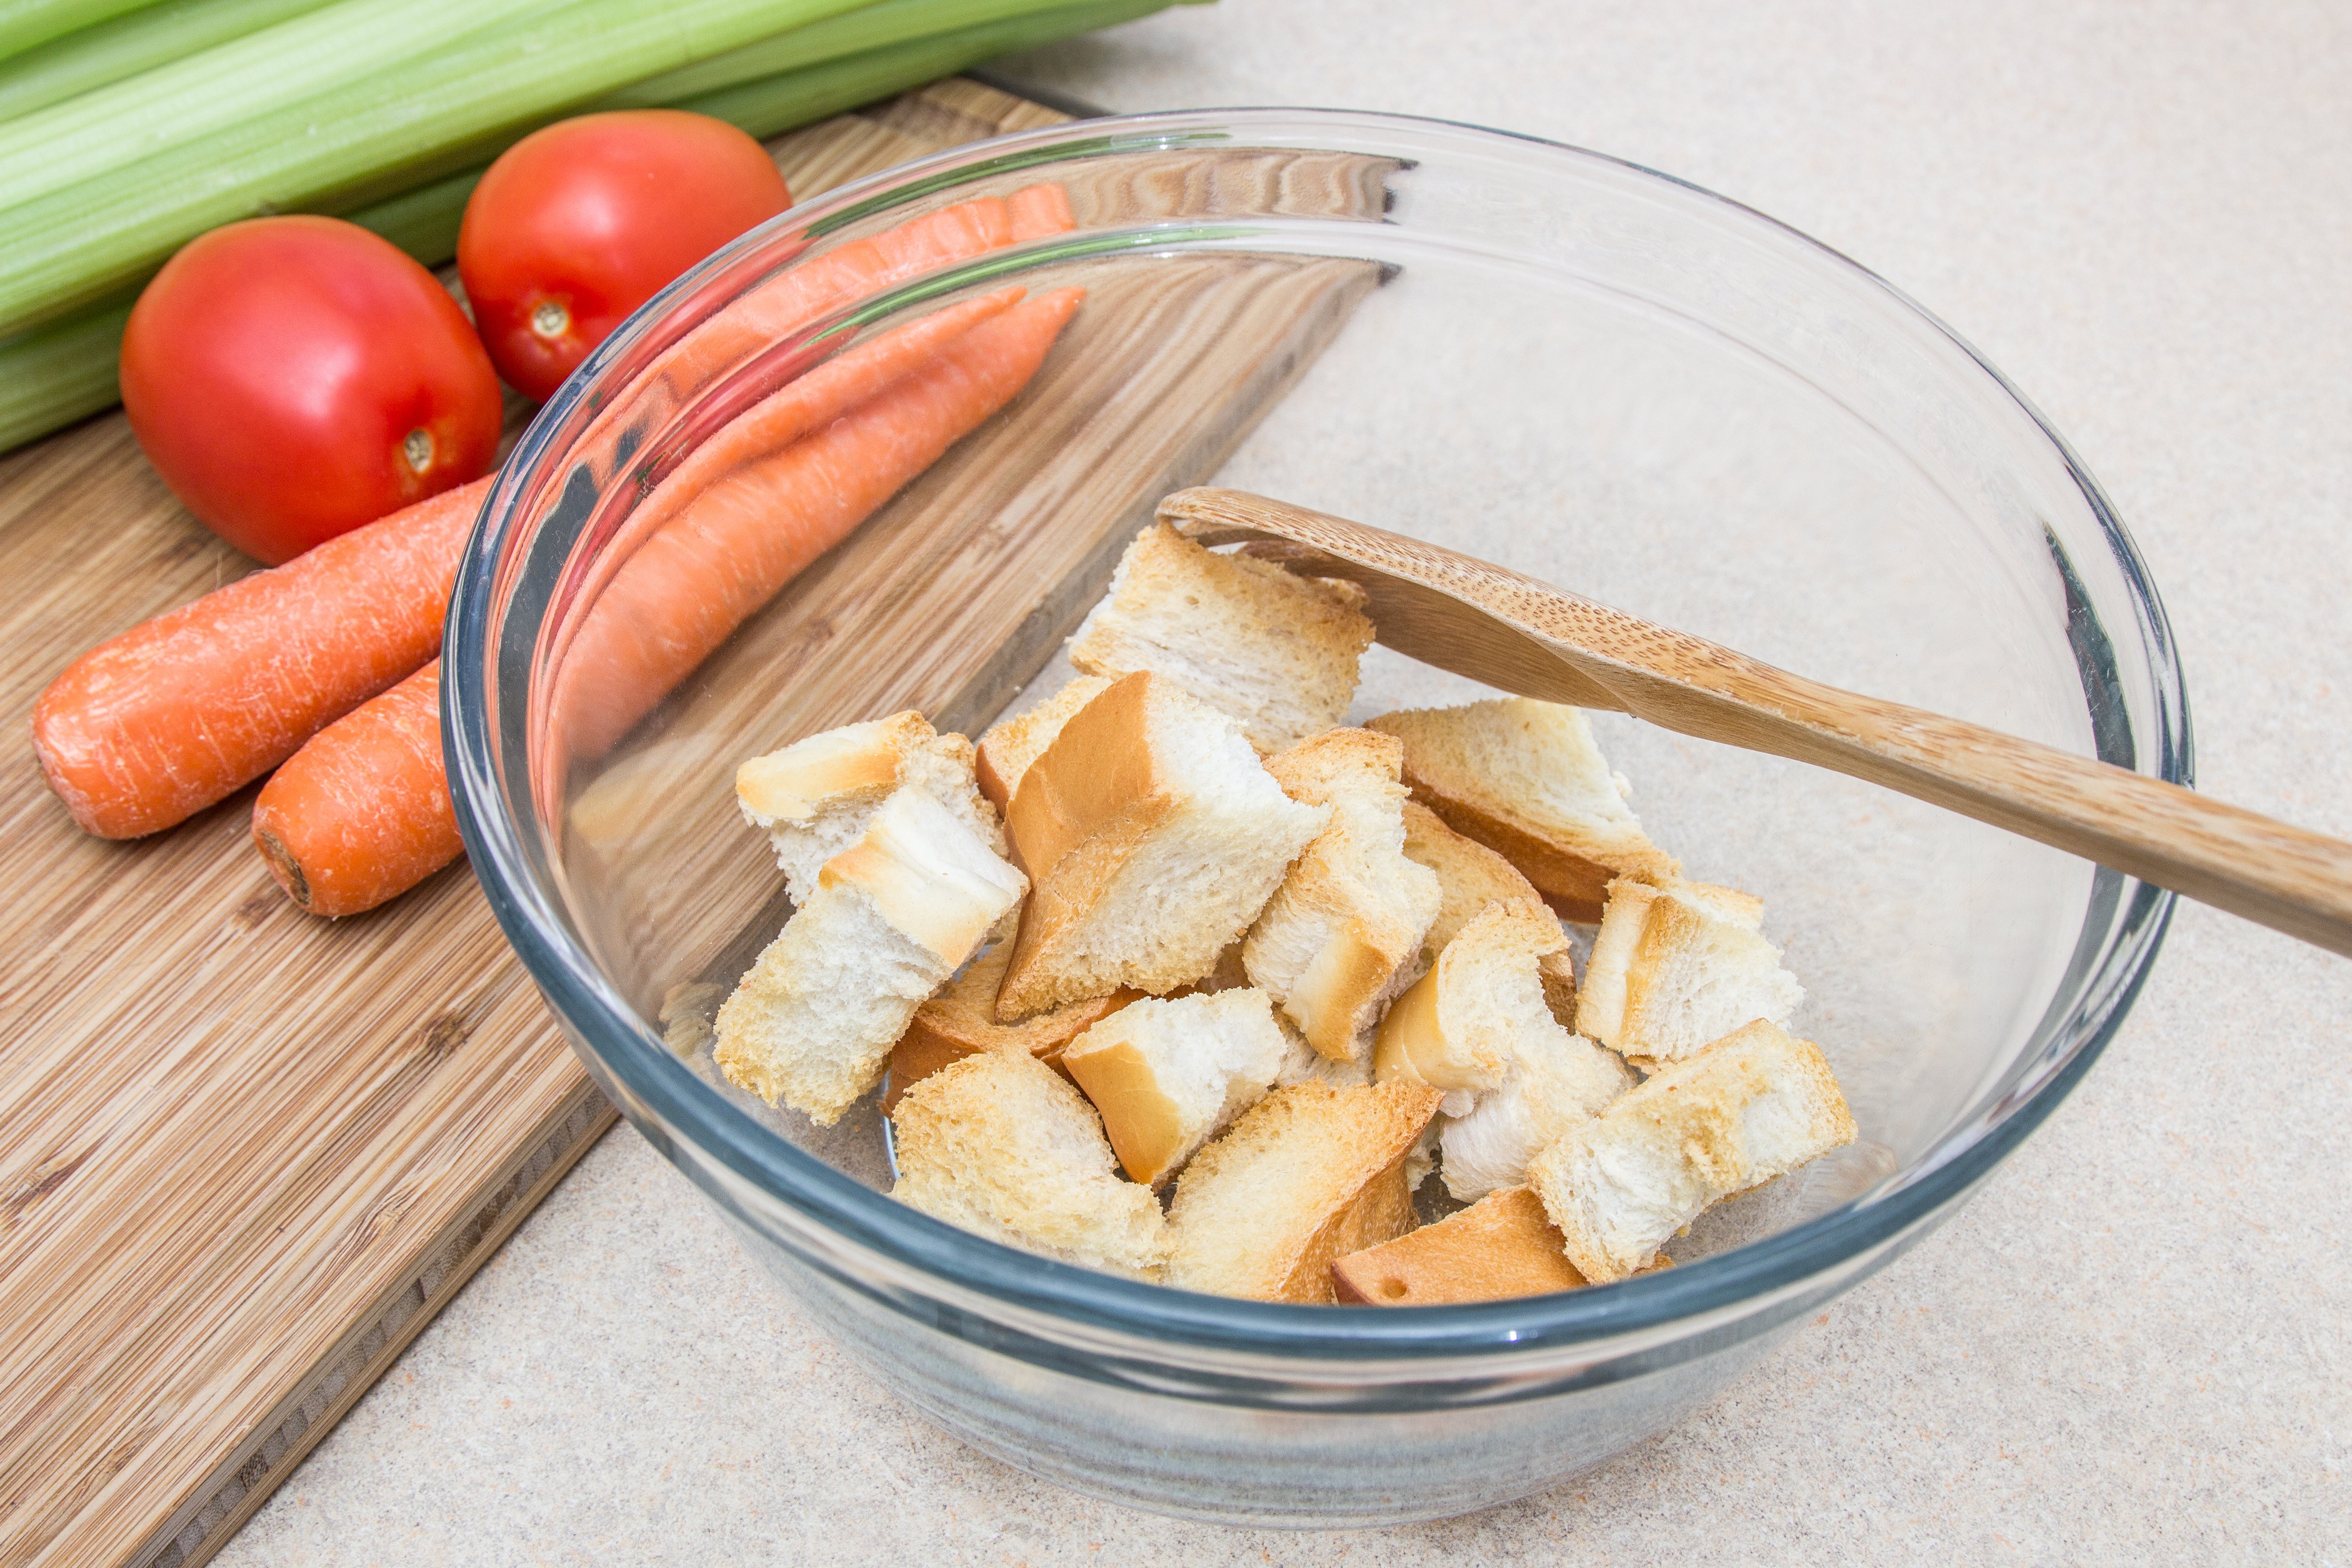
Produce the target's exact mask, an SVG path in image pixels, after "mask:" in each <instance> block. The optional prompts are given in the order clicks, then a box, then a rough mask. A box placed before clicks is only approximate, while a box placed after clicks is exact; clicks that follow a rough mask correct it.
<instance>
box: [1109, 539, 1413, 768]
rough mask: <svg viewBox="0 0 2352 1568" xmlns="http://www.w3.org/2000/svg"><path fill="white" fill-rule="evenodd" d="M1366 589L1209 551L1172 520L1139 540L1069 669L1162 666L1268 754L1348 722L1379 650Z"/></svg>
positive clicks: (1121, 670) (1112, 673) (1119, 672)
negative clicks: (1344, 718) (1368, 652)
mask: <svg viewBox="0 0 2352 1568" xmlns="http://www.w3.org/2000/svg"><path fill="white" fill-rule="evenodd" d="M1363 601H1364V595H1363V590H1362V589H1360V588H1358V587H1357V586H1355V584H1351V583H1338V582H1327V581H1325V580H1323V579H1320V578H1314V577H1298V576H1294V575H1292V574H1290V573H1288V572H1286V571H1284V570H1283V569H1282V568H1281V567H1279V566H1276V565H1273V564H1271V563H1267V562H1264V561H1253V560H1251V559H1250V558H1249V557H1247V556H1245V555H1221V554H1219V553H1217V552H1215V551H1213V550H1207V549H1203V548H1202V546H1200V545H1198V544H1195V543H1193V542H1192V541H1191V540H1189V539H1187V538H1185V537H1184V536H1183V535H1182V534H1181V533H1179V532H1177V531H1176V530H1174V529H1172V528H1171V527H1169V526H1168V525H1167V524H1166V523H1164V522H1157V523H1154V524H1152V525H1151V526H1150V528H1147V529H1145V530H1144V531H1142V532H1141V533H1139V534H1137V535H1136V536H1135V542H1134V543H1132V544H1130V545H1129V546H1128V547H1127V553H1126V554H1125V555H1122V556H1120V557H1119V562H1118V570H1117V571H1115V572H1113V573H1112V574H1111V579H1110V591H1109V593H1108V594H1107V595H1104V597H1103V600H1102V603H1100V604H1099V605H1096V606H1095V608H1094V610H1093V611H1092V612H1091V613H1090V614H1089V615H1088V616H1087V622H1086V624H1085V625H1084V626H1080V627H1079V628H1078V634H1077V636H1076V637H1075V638H1074V639H1072V641H1071V643H1070V662H1071V663H1072V664H1074V665H1076V667H1077V668H1079V669H1081V670H1084V671H1085V672H1086V673H1087V674H1088V675H1101V676H1108V677H1110V678H1111V679H1118V677H1120V676H1123V675H1132V674H1133V673H1134V672H1135V671H1137V670H1139V669H1150V670H1156V671H1158V672H1159V673H1160V674H1161V675H1163V676H1166V677H1167V678H1168V679H1170V680H1171V681H1173V682H1175V683H1176V685H1178V686H1179V687H1181V688H1182V689H1184V690H1186V691H1189V692H1191V693H1192V695H1193V696H1194V697H1196V698H1198V699H1200V700H1202V701H1203V702H1205V703H1207V704H1208V705H1209V706H1210V707H1212V708H1214V709H1216V710H1218V711H1220V712H1222V713H1225V714H1227V715H1229V716H1231V717H1232V718H1233V719H1234V721H1236V722H1237V723H1239V724H1240V725H1241V728H1242V733H1243V734H1244V735H1247V736H1248V737H1249V740H1250V743H1251V744H1252V745H1254V746H1255V747H1256V748H1257V749H1258V750H1259V751H1261V752H1279V751H1282V750H1284V749H1285V748H1286V747H1290V746H1295V745H1297V743H1298V742H1301V741H1303V740H1305V739H1307V736H1309V735H1315V734H1320V733H1321V732H1322V731H1326V730H1328V729H1330V728H1331V727H1332V726H1333V725H1335V724H1337V723H1338V722H1339V718H1340V715H1342V714H1344V713H1345V712H1347V710H1348V704H1349V702H1351V701H1353V700H1355V696H1356V679H1357V667H1358V665H1359V662H1360V660H1361V659H1362V658H1363V654H1364V649H1365V648H1367V647H1370V646H1371V641H1372V623H1371V622H1370V620H1368V619H1366V618H1365V616H1364V614H1363V611H1362V608H1361V606H1362V605H1363Z"/></svg>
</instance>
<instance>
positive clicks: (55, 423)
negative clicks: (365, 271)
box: [0, 0, 1181, 451]
mask: <svg viewBox="0 0 2352 1568" xmlns="http://www.w3.org/2000/svg"><path fill="white" fill-rule="evenodd" d="M1169 3H1170V0H1081V3H1080V4H1076V5H1069V4H1064V5H1055V6H1052V7H1050V8H1047V9H1042V10H1034V9H1033V10H1032V11H1031V12H1030V13H1029V14H1027V15H1025V16H1012V17H1002V16H1001V17H999V18H997V19H995V20H993V21H989V22H984V23H981V24H979V25H976V26H966V27H961V28H958V29H956V30H955V31H953V32H950V33H943V34H940V35H938V36H936V37H921V38H916V39H912V40H908V41H902V42H898V43H895V44H891V45H888V46H886V47H880V48H872V49H866V50H862V51H860V52H858V53H856V54H854V55H847V56H842V57H837V58H831V59H827V60H825V61H824V62H823V63H821V64H818V65H816V66H814V67H809V68H803V69H799V70H787V71H780V72H777V73H776V74H774V75H772V76H770V77H765V78H762V79H757V80H752V81H742V80H740V79H738V80H735V81H734V82H733V84H732V85H730V86H729V87H726V88H722V89H719V90H716V91H709V92H703V93H699V94H696V95H693V96H691V97H688V98H685V99H683V100H681V99H670V100H664V101H662V102H660V103H658V104H648V103H647V102H646V100H645V98H644V94H643V85H642V84H640V86H639V87H636V88H630V89H624V90H623V91H621V92H618V93H614V94H611V95H608V96H607V97H606V98H605V99H603V100H598V101H597V102H596V103H595V104H594V105H593V107H595V108H599V109H604V108H628V107H671V108H679V109H690V110H695V111H696V112H698V113H703V114H709V115H713V116H715V117H716V118H719V119H721V120H726V121H730V122H731V123H733V124H735V125H738V126H740V127H741V128H742V129H743V130H745V131H747V132H751V134H752V135H754V136H761V137H767V136H774V135H778V134H780V133H782V132H785V131H789V130H792V129H793V128H795V127H797V126H801V125H806V124H809V123H812V122H813V121H818V120H823V119H825V118H826V117H828V116H830V115H834V114H837V113H839V112H841V111H842V110H847V109H854V108H856V107H857V106H858V105H859V104H863V103H871V102H874V101H876V100H879V99H883V98H887V97H889V96H891V95H892V94H894V93H898V92H901V91H904V90H906V89H909V88H914V87H919V86H921V85H923V84H924V83H926V82H929V81H933V80H936V79H939V78H940V77H943V76H949V75H952V74H953V73H954V72H956V71H958V70H961V69H963V68H966V67H968V66H971V65H975V64H977V63H979V62H980V61H982V60H984V59H988V58H992V57H994V56H997V55H1002V54H1011V53H1013V52H1015V51H1017V50H1020V49H1025V48H1034V47H1037V46H1039V45H1041V44H1045V43H1050V42H1052V41H1054V40H1055V39H1057V38H1066V37H1074V36H1076V35H1077V34H1079V33H1085V32H1092V31H1093V30H1095V29H1096V28H1098V27H1108V26H1114V25H1116V24H1118V23H1120V22H1125V21H1129V20H1132V19H1133V18H1135V17H1138V16H1146V15H1149V14H1150V13H1151V12H1153V11H1157V10H1160V9H1161V8H1162V7H1163V6H1164V5H1167V4H1169ZM1180 3H1181V0H1180ZM887 8H889V9H897V8H898V7H897V6H896V5H892V6H890V7H887ZM875 9H876V10H883V9H886V7H884V6H877V7H875ZM803 31H814V28H806V29H803ZM753 47H764V41H763V43H762V44H761V45H757V46H753ZM739 52H748V51H739ZM674 74H675V75H676V76H677V77H678V78H680V79H688V80H690V78H687V76H686V73H684V72H678V73H674ZM730 74H731V73H722V79H725V77H726V76H727V75H730ZM484 162H485V164H486V163H487V160H485V161H484ZM483 166H484V164H477V165H476V166H474V167H471V168H467V169H463V170H460V171H459V172H457V173H456V174H449V175H446V176H444V177H442V178H440V179H437V180H434V181H431V182H429V183H427V184H423V185H420V186H418V187H417V188H415V189H414V190H411V191H408V192H405V193H404V194H402V195H396V196H394V197H392V198H390V199H388V200H384V201H380V202H376V203H373V204H372V205H367V206H363V207H361V208H358V209H356V210H352V211H347V212H345V213H343V215H342V216H345V217H347V218H349V219H350V220H351V221H352V222H353V223H357V224H359V225H361V226H362V227H365V228H369V229H372V230H373V231H374V232H375V233H377V234H380V235H382V236H383V237H385V238H386V239H389V240H391V241H392V242H393V243H394V245H397V246H399V247H401V248H402V249H403V250H405V251H407V252H408V253H409V254H410V255H412V256H414V257H415V258H417V259H418V260H420V261H422V262H424V263H425V265H427V266H437V265H439V264H440V263H442V262H445V261H446V260H448V259H449V258H451V257H452V256H454V255H456V254H457V228H458V225H459V223H460V222H461V220H462V219H463V218H464V216H465V211H466V201H467V197H468V196H470V195H472V194H473V189H474V184H475V182H476V181H478V180H479V179H480V178H481V174H482V169H483ZM134 297H135V294H125V295H123V296H121V297H119V298H117V299H114V300H107V301H103V302H101V303H100V304H99V305H96V306H94V307H91V308H89V309H87V310H84V311H82V312H80V313H79V314H76V315H74V316H71V317H69V318H68V319H66V320H64V321H57V322H54V323H52V324H50V325H47V326H44V327H38V328H36V329H34V330H32V331H23V332H18V333H16V334H15V335H13V336H9V337H5V338H0V451H6V450H8V449H10V448H12V447H16V446H19V445H21V444H23V443H24V442H26V441H30V440H33V439H36V438H37V437H41V436H45V435H47V434H48V433H49V432H50V431H52V430H55V429H58V428H59V427H61V426H65V425H68V424H70V423H72V422H73V421H74V420H76V419H79V418H82V417H84V416H87V415H90V414H95V413H97V412H98V411H100V409H102V408H106V407H108V406H110V405H112V404H113V403H114V402H116V401H117V398H118V396H119V394H118V392H117V389H116V384H115V374H116V361H117V359H118V357H119V354H120V352H121V338H122V326H123V322H124V321H126V320H127V319H128V318H129V316H130V313H131V300H132V298H134Z"/></svg>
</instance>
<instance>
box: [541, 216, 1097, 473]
mask: <svg viewBox="0 0 2352 1568" xmlns="http://www.w3.org/2000/svg"><path fill="white" fill-rule="evenodd" d="M1047 190H1050V191H1052V192H1054V193H1055V196H1052V197H1047V196H1040V195H1035V194H1034V193H1037V192H1041V191H1047ZM1055 197H1058V198H1059V199H1058V203H1057V202H1056V201H1055ZM1012 203H1017V204H1020V205H1021V210H1022V212H1023V213H1024V215H1025V217H1024V223H1025V224H1026V226H1029V227H1033V228H1034V227H1037V226H1040V225H1050V224H1052V223H1054V222H1055V215H1056V213H1058V214H1059V215H1060V219H1061V226H1062V227H1063V228H1067V227H1069V226H1071V225H1070V222H1069V220H1068V215H1069V198H1068V197H1067V196H1066V195H1062V194H1061V192H1060V188H1059V187H1058V186H1037V185H1033V186H1031V187H1029V188H1028V189H1027V190H1024V191H1019V192H1015V193H1014V195H1013V197H1012ZM1039 232H1052V230H1050V229H1039ZM1016 237H1017V238H1031V237H1034V235H1031V234H1028V233H1023V232H1020V231H1019V230H1018V229H1017V228H1016V225H1015V220H1014V216H1013V206H1012V204H1011V203H1008V202H1006V201H1004V200H1003V199H1000V198H998V197H995V196H982V197H981V198H979V199H978V200H976V201H969V202H960V203H958V204H957V205H954V206H950V207H943V208H941V209H940V211H938V212H935V213H926V214H925V215H923V216H921V217H918V218H913V219H910V220H908V222H906V223H903V224H900V225H898V226H897V227H896V228H890V229H885V230H884V231H883V232H882V233H880V234H877V235H870V236H868V237H866V238H864V239H859V240H853V241H851V242H850V243H848V244H846V245H844V246H842V247H840V248H839V249H836V250H831V251H827V252H826V253H825V254H824V255H823V256H819V257H815V258H812V259H810V260H807V261H803V262H801V263H800V264H799V265H797V266H794V267H792V268H788V269H787V270H785V271H783V272H782V273H779V274H778V275H777V276H776V277H774V278H772V279H769V280H768V281H767V282H765V283H761V284H760V285H759V286H758V287H756V288H754V289H751V290H749V291H748V292H746V293H745V294H744V295H743V296H742V297H741V298H740V299H737V300H732V301H730V303H729V304H727V305H726V306H725V307H724V308H723V309H721V310H719V311H717V312H716V313H715V314H713V315H711V316H710V317H709V318H708V319H707V320H705V321H700V322H698V323H697V324H696V325H695V326H694V327H693V328H692V329H691V330H690V331H688V332H687V333H686V335H685V336H684V337H682V338H680V339H679V340H678V341H677V342H676V343H674V344H672V345H671V346H670V347H669V348H668V349H667V351H665V352H664V353H663V354H662V355H661V357H660V358H659V359H657V360H656V361H655V362H654V363H652V364H650V365H648V366H646V369H645V370H643V371H641V372H640V373H638V374H637V376H636V377H635V379H634V380H633V381H631V382H630V383H629V384H628V385H627V386H626V387H625V388H623V389H622V391H621V392H620V394H619V395H617V396H615V397H614V399H613V401H612V402H611V403H610V404H609V405H606V407H605V409H604V412H603V413H602V414H600V415H599V416H597V417H596V419H595V420H594V421H593V423H592V424H591V425H590V426H589V428H588V429H587V431H586V432H585V433H584V434H583V436H582V437H581V439H580V441H579V442H578V443H577V445H576V447H575V448H574V449H575V450H576V451H578V452H579V453H581V454H582V456H583V460H585V461H586V462H587V464H588V465H589V474H590V476H591V477H592V478H593V479H595V480H596V481H597V482H598V483H600V484H601V483H604V482H606V481H608V480H610V479H614V478H615V477H617V475H618V474H619V472H620V471H621V470H622V469H624V468H626V467H627V466H628V464H629V461H630V459H631V458H633V457H635V455H636V452H637V449H638V448H639V447H641V446H642V445H643V443H644V442H645V440H646V438H647V437H649V436H650V435H651V434H652V433H653V431H654V429H655V428H656V426H658V425H659V424H661V423H662V422H663V421H665V420H667V418H668V417H669V416H671V415H672V414H674V413H676V412H677V410H678V409H679V408H680V407H682V406H684V405H685V404H686V403H687V401H688V399H689V398H691V397H692V396H693V395H694V394H695V393H696V392H698V391H699V390H700V389H701V388H702V387H704V386H707V385H709V384H710V382H711V381H713V380H714V379H716V378H717V377H718V376H719V375H720V374H723V373H724V372H726V371H727V370H729V369H730V368H731V367H732V366H734V365H736V364H738V363H740V362H741V361H743V360H744V359H746V358H748V357H750V356H751V355H752V354H754V353H759V352H760V351H761V350H762V349H764V348H766V347H767V346H768V345H769V344H771V343H772V342H776V341H778V340H779V339H781V338H782V337H783V336H785V335H786V334H787V333H789V332H792V331H797V330H798V329H800V328H802V327H804V326H806V325H807V324H808V323H809V322H811V321H815V320H816V319H817V318H819V317H821V316H824V315H825V314H827V313H829V312H831V311H834V310H839V309H841V308H842V307H843V306H845V305H851V304H855V303H856V301H858V300H863V299H866V298H868V297H870V296H872V295H874V294H877V293H880V292H881V291H883V290H884V289H889V288H892V287H894V286H896V285H898V284H899V283H903V282H906V281H908V279H914V278H919V277H921V276H923V275H924V274H925V273H927V272H933V271H937V270H938V269H939V268H942V267H947V266H950V265H952V264H953V263H955V262H958V261H962V260H967V259H969V258H971V257H974V256H979V255H981V254H982V253H984V252H986V251H991V250H997V249H1001V248H1003V247H1005V246H1007V245H1010V244H1013V242H1014V241H1015V239H1016Z"/></svg>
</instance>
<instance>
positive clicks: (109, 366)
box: [0, 299, 131, 451]
mask: <svg viewBox="0 0 2352 1568" xmlns="http://www.w3.org/2000/svg"><path fill="white" fill-rule="evenodd" d="M130 319H131V300H128V299H123V300H109V301H108V302H107V303H105V304H103V305H100V306H99V307H98V308H96V309H95V310H85V311H84V312H82V313H81V314H80V315H79V316H70V317H68V318H67V319H66V320H64V321H52V322H50V323H49V324H48V325H47V326H46V327H36V328H34V329H33V330H32V331H29V332H19V333H17V334H16V336H15V337H12V338H0V451H7V450H10V449H12V448H14V447H19V446H22V445H23V444H24V443H25V442H26V441H30V440H33V439H35V438H36V437H41V436H46V435H47V434H48V433H49V432H50V431H52V430H56V429H59V428H61V427H63V426H68V425H70V424H72V423H73V422H74V421H75V420H77V419H79V418H80V417H82V416H84V415H86V414H95V413H97V412H98V411H99V410H100V409H101V408H111V407H112V406H113V405H115V404H117V403H119V402H121V400H122V391H121V387H120V386H118V385H117V384H116V382H115V373H116V370H117V367H118V364H119V362H120V361H121V356H122V324H123V323H124V322H125V321H129V320H130Z"/></svg>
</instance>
